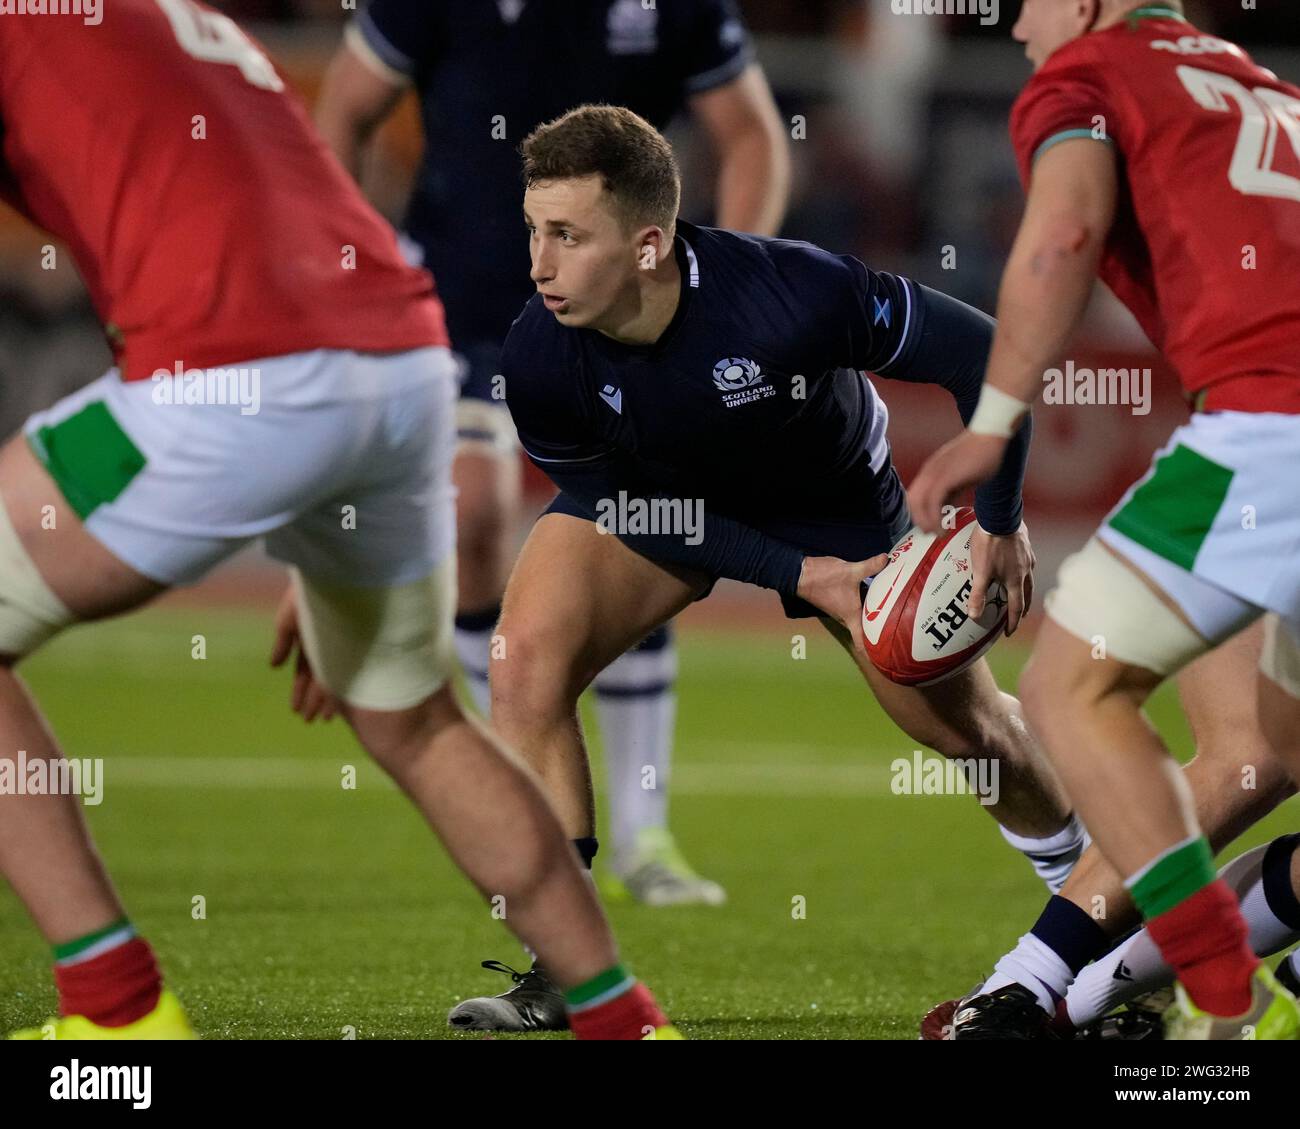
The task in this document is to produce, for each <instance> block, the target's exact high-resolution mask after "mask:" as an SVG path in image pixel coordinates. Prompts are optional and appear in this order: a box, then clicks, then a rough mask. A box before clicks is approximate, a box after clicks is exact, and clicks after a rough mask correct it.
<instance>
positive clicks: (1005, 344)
mask: <svg viewBox="0 0 1300 1129" xmlns="http://www.w3.org/2000/svg"><path fill="white" fill-rule="evenodd" d="M1101 249H1102V240H1101V239H1100V238H1099V237H1098V236H1097V235H1095V234H1094V235H1091V236H1090V235H1089V234H1088V232H1087V229H1086V228H1084V227H1083V226H1081V225H1078V224H1071V223H1069V222H1065V221H1061V222H1058V223H1055V224H1052V225H1050V226H1045V227H1044V228H1042V229H1041V230H1039V231H1024V232H1022V233H1021V236H1020V237H1019V238H1018V239H1017V241H1016V245H1015V247H1014V248H1013V250H1012V253H1011V258H1010V260H1009V261H1008V263H1007V268H1006V272H1005V273H1004V274H1003V276H1002V286H1001V288H1000V290H999V292H998V329H997V333H996V334H995V335H994V338H993V348H992V351H991V353H990V354H989V365H988V372H987V373H986V375H985V378H984V382H985V383H986V384H987V385H989V386H990V387H992V388H996V389H997V390H998V391H1000V392H1004V393H1006V394H1007V395H1008V396H1011V397H1014V398H1015V399H1017V400H1021V401H1023V402H1025V403H1030V402H1032V401H1034V400H1036V399H1037V398H1038V391H1039V389H1040V388H1041V387H1042V385H1043V374H1044V373H1045V372H1046V371H1047V369H1048V368H1050V367H1051V366H1052V365H1053V364H1054V363H1055V362H1056V361H1057V359H1059V357H1060V356H1061V354H1062V353H1063V352H1064V351H1065V349H1066V347H1067V346H1068V345H1069V343H1070V340H1071V339H1072V338H1073V336H1074V334H1075V331H1076V330H1077V329H1078V326H1079V323H1080V322H1081V321H1082V320H1083V315H1084V311H1085V310H1086V309H1087V308H1088V301H1089V299H1090V297H1091V295H1092V288H1093V280H1094V279H1095V278H1096V273H1097V264H1098V261H1099V260H1100V257H1101Z"/></svg>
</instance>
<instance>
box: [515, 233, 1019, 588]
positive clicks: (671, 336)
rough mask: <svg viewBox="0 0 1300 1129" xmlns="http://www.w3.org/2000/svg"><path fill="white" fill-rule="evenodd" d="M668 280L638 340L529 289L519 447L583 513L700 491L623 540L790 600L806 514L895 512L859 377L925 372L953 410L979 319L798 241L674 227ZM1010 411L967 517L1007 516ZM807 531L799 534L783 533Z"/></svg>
mask: <svg viewBox="0 0 1300 1129" xmlns="http://www.w3.org/2000/svg"><path fill="white" fill-rule="evenodd" d="M676 254H677V262H678V266H679V268H680V270H681V276H682V283H681V293H680V298H679V302H678V306H677V310H676V312H675V314H674V316H673V319H672V321H671V323H670V324H669V325H668V327H667V328H666V329H665V331H664V332H663V334H662V335H661V336H660V338H659V340H658V341H656V342H654V343H653V344H651V345H645V346H630V345H625V344H621V343H619V342H617V341H614V340H612V339H611V338H608V337H606V336H604V335H603V334H601V333H599V332H598V331H596V330H590V329H576V328H571V327H566V326H563V325H561V324H560V323H559V322H558V321H556V319H555V317H554V315H553V314H551V313H550V312H549V311H547V310H546V308H545V306H544V305H543V304H542V301H541V299H540V297H534V298H533V299H531V300H530V301H529V302H528V304H527V306H525V308H524V310H523V312H522V313H521V314H520V315H519V317H518V318H517V319H516V321H515V323H514V325H513V326H512V327H511V329H510V333H509V335H508V336H507V338H506V343H505V348H504V351H503V356H502V374H503V376H504V378H505V398H506V403H507V404H508V405H509V408H510V411H511V414H512V416H513V417H514V421H515V425H516V427H517V428H518V431H519V438H520V442H521V443H522V444H523V447H524V450H525V452H526V453H527V454H528V456H529V458H531V459H532V460H533V462H534V463H536V464H537V466H539V467H540V468H541V469H542V470H543V471H544V472H545V473H546V474H547V475H548V476H549V477H550V478H551V479H552V480H553V481H554V482H555V483H556V485H557V486H559V488H560V489H561V490H562V491H564V492H565V493H566V494H568V495H569V496H570V498H571V499H572V500H574V501H575V502H577V503H578V505H579V507H580V508H582V509H583V510H584V512H588V513H590V512H593V510H594V509H595V507H596V506H597V503H598V502H599V501H600V500H601V499H613V498H616V497H617V496H618V493H619V492H620V491H626V492H627V493H628V495H629V496H634V497H656V496H658V497H664V498H682V499H701V500H702V501H703V508H704V514H705V532H704V536H703V539H702V541H701V542H700V543H699V544H697V545H688V544H686V538H685V537H683V536H676V537H673V536H668V535H664V534H655V535H649V534H644V535H643V534H636V535H632V536H625V537H623V539H624V540H625V541H626V542H627V543H628V544H629V545H631V546H632V547H633V548H634V549H636V550H637V551H639V552H642V553H643V554H644V555H646V556H650V557H652V558H656V559H661V560H665V561H670V562H673V563H677V564H682V565H686V566H688V567H694V568H697V569H699V570H700V571H703V572H705V573H707V574H709V575H712V576H715V577H716V576H732V577H734V578H736V579H740V580H747V581H749V582H751V583H757V584H762V585H764V586H766V587H771V588H775V589H777V590H778V591H781V592H783V593H784V594H787V595H790V594H793V592H794V591H795V588H796V587H797V584H798V573H799V568H800V567H801V566H802V560H803V556H804V555H805V554H820V553H824V552H826V549H825V548H824V547H821V546H819V544H818V540H819V538H818V536H817V534H816V532H815V529H816V527H817V526H819V525H822V526H832V527H833V526H846V525H847V526H875V527H889V526H893V525H896V524H897V520H898V516H899V507H900V506H901V505H903V504H904V503H903V499H902V490H901V486H900V484H899V481H898V476H897V474H896V473H895V472H894V470H893V467H892V465H891V463H890V458H889V445H888V442H887V439H886V435H885V429H886V424H887V421H888V412H887V411H886V409H885V406H884V404H883V403H882V401H881V400H880V397H879V396H878V395H877V394H876V391H875V389H874V387H873V386H872V383H871V381H870V379H868V377H867V375H866V374H867V373H875V374H877V375H879V376H883V377H890V378H896V379H902V380H911V381H922V382H927V383H936V384H941V385H943V386H944V387H946V388H948V389H949V390H950V391H951V392H952V394H953V396H954V398H955V399H956V401H957V408H958V410H959V412H960V414H961V416H962V418H963V419H965V420H968V419H969V418H970V416H971V414H972V413H973V412H974V410H975V405H976V403H977V401H978V399H979V390H980V385H981V383H982V381H983V376H984V368H985V364H986V362H987V359H988V353H989V349H990V347H991V345H992V340H993V329H994V322H993V320H992V319H991V318H989V317H987V316H986V315H984V314H982V313H980V312H979V311H978V310H975V309H973V308H972V307H970V306H967V305H965V304H963V303H961V302H959V301H957V300H956V299H954V298H951V297H949V296H947V295H945V294H941V293H939V292H938V291H935V290H931V289H929V288H928V287H926V286H923V285H920V284H918V283H916V282H913V281H911V280H909V279H906V278H902V277H900V276H897V275H892V274H887V273H884V272H876V271H872V270H869V269H868V268H867V267H866V266H864V265H863V264H862V263H861V262H859V261H858V260H857V259H855V258H853V257H852V256H849V255H834V254H831V253H829V252H826V251H823V250H822V249H820V248H818V247H815V246H813V245H812V244H809V243H802V242H796V241H793V240H784V239H769V238H763V237H760V236H752V235H743V234H740V233H737V232H731V231H724V230H721V229H716V228H705V227H697V226H695V225H693V224H690V223H686V222H685V221H681V220H679V221H678V224H677V240H676ZM1028 443H1029V424H1028V423H1027V422H1026V424H1025V425H1023V426H1022V428H1021V431H1020V432H1019V433H1018V434H1017V436H1016V438H1015V440H1014V441H1013V443H1012V444H1010V445H1009V447H1008V451H1007V457H1006V459H1005V460H1004V463H1003V466H1002V469H1001V470H1000V472H999V473H998V475H997V476H996V477H995V478H994V479H993V480H991V481H990V482H989V483H986V484H985V485H984V486H981V487H980V488H979V490H978V491H977V492H976V510H977V512H978V514H979V518H980V523H981V525H982V526H983V528H985V529H986V530H988V531H989V532H990V533H1009V532H1012V531H1014V530H1015V529H1017V528H1018V527H1019V525H1020V518H1021V500H1020V486H1021V482H1022V480H1023V475H1024V466H1025V460H1026V458H1027V456H1028ZM801 530H804V531H806V532H800V531H801Z"/></svg>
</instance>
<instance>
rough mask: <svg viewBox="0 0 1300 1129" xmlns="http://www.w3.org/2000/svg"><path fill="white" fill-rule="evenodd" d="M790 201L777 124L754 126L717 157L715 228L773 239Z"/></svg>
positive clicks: (786, 155) (787, 161) (783, 148)
mask: <svg viewBox="0 0 1300 1129" xmlns="http://www.w3.org/2000/svg"><path fill="white" fill-rule="evenodd" d="M789 198H790V154H789V151H788V149H787V148H786V143H785V138H784V137H783V136H782V135H781V133H780V129H779V126H778V123H775V122H772V123H768V122H755V123H754V124H753V125H752V126H751V127H750V128H748V129H745V130H744V131H743V132H741V133H740V134H738V135H737V136H734V137H732V138H731V139H730V140H729V141H728V142H727V144H726V145H725V146H724V148H723V150H722V153H721V167H720V169H719V171H718V183H717V199H718V206H717V224H718V226H719V227H725V228H727V229H729V230H731V231H747V232H750V233H752V234H754V235H775V234H776V233H777V231H778V230H780V227H781V221H782V219H783V218H784V216H785V209H786V205H787V203H788V202H789Z"/></svg>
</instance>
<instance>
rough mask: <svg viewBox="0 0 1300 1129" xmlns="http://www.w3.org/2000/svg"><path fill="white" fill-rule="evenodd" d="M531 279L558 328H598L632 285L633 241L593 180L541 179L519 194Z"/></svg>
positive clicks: (635, 249) (598, 181) (633, 272)
mask: <svg viewBox="0 0 1300 1129" xmlns="http://www.w3.org/2000/svg"><path fill="white" fill-rule="evenodd" d="M524 222H525V223H527V225H528V230H529V239H528V250H529V253H530V254H531V256H532V263H533V267H532V272H531V277H532V280H533V282H534V283H535V284H536V286H537V290H538V293H540V294H541V295H542V298H543V301H544V302H545V303H546V308H547V309H548V310H550V311H551V313H553V314H554V315H555V317H556V320H558V321H559V322H560V323H561V324H563V325H569V326H573V327H575V328H577V327H584V326H599V323H600V322H601V321H602V319H603V318H604V317H605V315H606V314H608V313H609V312H610V311H611V310H612V309H614V308H615V307H616V306H617V305H618V303H619V302H620V300H622V299H623V298H625V296H626V295H627V293H628V291H629V289H633V290H634V289H635V287H636V270H637V266H636V264H637V245H638V243H637V239H636V237H635V235H633V234H632V233H629V232H628V231H627V230H626V229H625V228H624V226H623V224H622V223H621V222H620V221H619V218H618V216H617V215H616V214H615V212H614V209H613V202H612V201H611V200H610V199H609V196H608V194H607V193H606V192H605V189H604V186H603V185H602V184H601V180H600V177H598V176H583V177H573V178H571V179H567V180H544V181H539V182H538V183H536V184H533V185H530V186H529V188H528V190H527V191H526V192H525V193H524Z"/></svg>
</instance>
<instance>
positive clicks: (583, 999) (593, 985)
mask: <svg viewBox="0 0 1300 1129" xmlns="http://www.w3.org/2000/svg"><path fill="white" fill-rule="evenodd" d="M626 981H631V982H632V983H635V981H634V980H633V979H632V977H631V976H629V975H628V971H627V969H626V968H624V967H623V966H622V965H621V964H616V965H614V967H613V968H610V969H606V970H605V971H604V972H602V973H601V974H600V975H599V976H593V977H592V978H591V979H590V980H588V981H587V982H586V983H585V984H579V985H578V986H577V987H576V988H570V989H569V990H568V991H567V992H565V993H564V1002H565V1003H567V1004H568V1005H569V1006H570V1007H582V1005H583V1004H589V1003H591V1002H592V1000H594V999H596V998H597V997H598V996H603V995H605V994H606V993H608V992H609V991H610V990H611V989H613V988H617V987H619V986H620V985H622V984H623V983H624V982H626Z"/></svg>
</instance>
